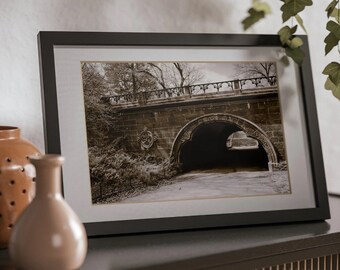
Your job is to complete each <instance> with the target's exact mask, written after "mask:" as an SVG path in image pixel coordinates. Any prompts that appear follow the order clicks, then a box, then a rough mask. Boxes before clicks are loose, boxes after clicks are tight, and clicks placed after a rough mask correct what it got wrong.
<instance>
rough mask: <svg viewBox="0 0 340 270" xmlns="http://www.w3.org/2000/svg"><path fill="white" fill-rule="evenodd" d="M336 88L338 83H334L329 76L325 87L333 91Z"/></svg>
mask: <svg viewBox="0 0 340 270" xmlns="http://www.w3.org/2000/svg"><path fill="white" fill-rule="evenodd" d="M335 88H336V85H335V84H334V83H332V81H331V80H330V79H329V77H327V80H326V82H325V89H326V90H330V91H332V90H333V89H335Z"/></svg>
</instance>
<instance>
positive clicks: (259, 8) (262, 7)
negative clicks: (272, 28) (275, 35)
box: [253, 1, 272, 14]
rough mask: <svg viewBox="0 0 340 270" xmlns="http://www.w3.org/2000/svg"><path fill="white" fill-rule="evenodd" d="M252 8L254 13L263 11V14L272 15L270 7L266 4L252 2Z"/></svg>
mask: <svg viewBox="0 0 340 270" xmlns="http://www.w3.org/2000/svg"><path fill="white" fill-rule="evenodd" d="M253 8H254V9H255V10H256V11H263V12H264V13H265V14H270V13H272V10H271V8H270V6H269V5H268V4H267V3H266V2H260V1H254V2H253Z"/></svg>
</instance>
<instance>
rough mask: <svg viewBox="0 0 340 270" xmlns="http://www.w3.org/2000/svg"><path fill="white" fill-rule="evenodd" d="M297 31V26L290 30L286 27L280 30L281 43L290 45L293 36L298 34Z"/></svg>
mask: <svg viewBox="0 0 340 270" xmlns="http://www.w3.org/2000/svg"><path fill="white" fill-rule="evenodd" d="M296 29H297V25H295V26H294V27H293V28H290V27H289V26H287V25H286V26H284V27H282V28H281V29H280V30H279V32H278V35H279V36H280V41H281V43H282V45H285V44H287V45H290V43H291V39H292V37H293V34H294V33H295V32H296Z"/></svg>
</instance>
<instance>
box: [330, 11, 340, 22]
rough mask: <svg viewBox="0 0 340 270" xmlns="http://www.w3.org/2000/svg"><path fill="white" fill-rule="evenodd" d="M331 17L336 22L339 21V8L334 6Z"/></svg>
mask: <svg viewBox="0 0 340 270" xmlns="http://www.w3.org/2000/svg"><path fill="white" fill-rule="evenodd" d="M331 17H333V18H334V19H335V20H336V21H337V22H338V23H340V9H337V8H335V9H334V10H333V12H332V14H331Z"/></svg>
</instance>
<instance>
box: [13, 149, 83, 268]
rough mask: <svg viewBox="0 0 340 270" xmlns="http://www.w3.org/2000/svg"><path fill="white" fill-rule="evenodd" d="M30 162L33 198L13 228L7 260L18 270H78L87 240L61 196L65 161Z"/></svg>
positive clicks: (46, 158) (56, 158)
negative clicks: (61, 173) (34, 175)
mask: <svg viewBox="0 0 340 270" xmlns="http://www.w3.org/2000/svg"><path fill="white" fill-rule="evenodd" d="M30 161H31V163H32V164H33V165H34V166H35V168H36V174H37V177H36V195H35V198H34V199H33V201H32V203H31V204H30V205H29V206H28V207H27V208H26V209H25V211H24V212H23V214H22V215H21V216H20V217H19V219H18V221H17V222H16V224H15V226H14V228H13V232H12V236H11V239H10V243H9V249H10V250H9V251H10V256H11V258H12V260H13V262H14V264H15V266H16V267H18V268H19V269H29V270H31V269H33V270H34V269H49V270H53V269H59V270H63V269H77V268H79V267H80V266H81V265H82V263H83V261H84V259H85V256H86V252H87V236H86V232H85V229H84V226H83V224H82V223H81V221H80V220H79V218H78V217H77V216H76V214H75V213H74V212H73V210H72V209H71V208H70V207H69V205H68V204H67V203H66V202H65V200H64V199H63V197H62V194H61V177H60V171H61V165H62V163H63V161H64V158H63V157H61V156H59V155H45V156H40V157H34V158H31V159H30Z"/></svg>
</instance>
